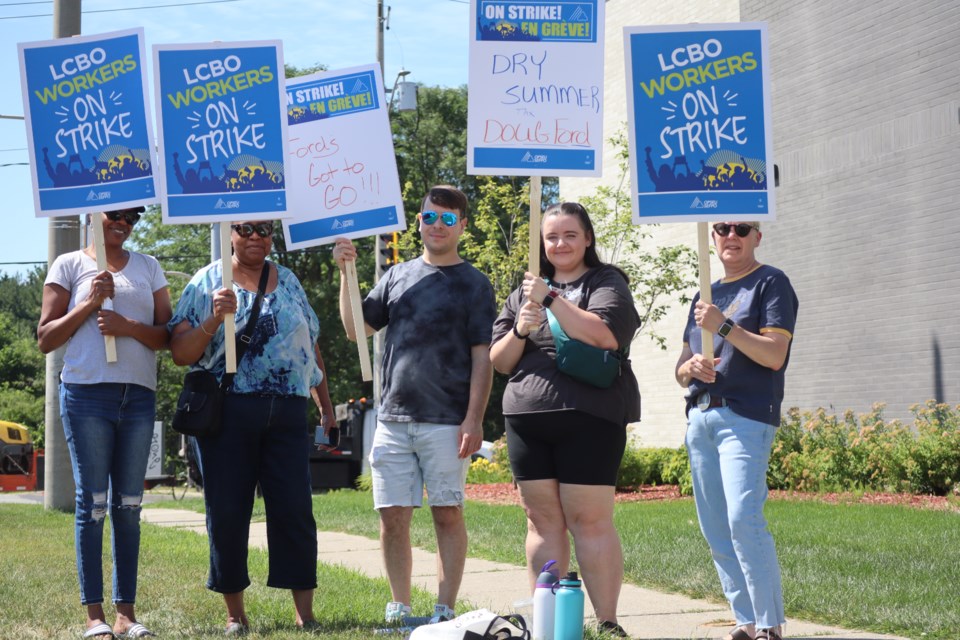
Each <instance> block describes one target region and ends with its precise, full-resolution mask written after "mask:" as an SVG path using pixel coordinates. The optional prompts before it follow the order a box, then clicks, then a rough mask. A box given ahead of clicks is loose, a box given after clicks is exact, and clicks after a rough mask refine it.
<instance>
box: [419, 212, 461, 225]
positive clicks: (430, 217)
mask: <svg viewBox="0 0 960 640" xmlns="http://www.w3.org/2000/svg"><path fill="white" fill-rule="evenodd" d="M437 218H440V219H441V220H443V224H445V225H447V226H448V227H452V226H453V225H455V224H457V222H459V221H460V216H458V215H457V214H455V213H454V212H452V211H444V212H443V213H437V212H436V211H424V212H423V213H421V214H420V219H421V220H423V224H425V225H431V224H433V223H434V222H436V221H437Z"/></svg>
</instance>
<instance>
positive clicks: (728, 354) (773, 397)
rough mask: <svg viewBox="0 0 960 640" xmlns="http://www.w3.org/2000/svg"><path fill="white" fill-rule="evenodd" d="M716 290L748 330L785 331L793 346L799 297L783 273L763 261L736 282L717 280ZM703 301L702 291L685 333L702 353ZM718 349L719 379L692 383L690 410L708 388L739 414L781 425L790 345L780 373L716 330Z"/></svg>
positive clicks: (719, 303) (716, 297)
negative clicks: (698, 312)
mask: <svg viewBox="0 0 960 640" xmlns="http://www.w3.org/2000/svg"><path fill="white" fill-rule="evenodd" d="M710 291H711V293H712V294H713V304H714V305H716V307H717V308H719V309H720V311H722V312H723V315H725V316H726V317H728V318H732V319H733V321H734V322H736V323H737V324H738V325H740V326H741V327H742V328H743V329H745V330H747V331H749V332H750V333H758V334H764V333H769V332H777V333H782V334H783V335H785V336H787V337H788V338H790V339H791V341H790V344H791V346H792V344H793V330H794V327H795V326H796V322H797V308H798V306H799V301H798V300H797V294H796V293H795V292H794V291H793V286H791V284H790V280H789V279H788V278H787V276H786V274H784V273H783V271H780V270H779V269H777V268H775V267H771V266H769V265H760V266H758V267H757V268H756V269H754V270H753V271H751V272H750V273H748V274H747V275H745V276H743V277H741V278H738V279H736V280H731V281H726V280H717V281H716V282H714V283H713V284H712V285H711V286H710ZM699 299H700V294H699V293H698V294H697V295H696V296H695V297H694V299H693V303H692V304H691V305H690V313H689V315H688V317H687V326H686V328H685V329H684V331H683V342H684V344H689V345H690V350H691V351H693V353H701V352H702V344H703V343H702V341H701V337H700V336H701V334H700V327H698V326H697V323H696V321H695V320H694V319H693V310H694V307H695V305H696V303H697V301H698V300H699ZM713 352H714V357H716V358H720V363H719V364H718V365H717V380H716V382H714V383H713V384H706V383H704V382H701V381H699V380H693V381H691V382H690V387H689V391H690V392H689V394H688V395H687V410H689V409H690V407H691V406H693V405H694V404H696V398H697V396H698V395H700V393H701V392H702V391H704V390H707V391H709V392H710V394H711V396H713V397H715V398H725V399H726V400H727V405H728V406H729V407H730V408H731V409H732V410H733V412H734V413H736V414H737V415H741V416H743V417H745V418H750V419H751V420H757V421H759V422H765V423H766V424H770V425H773V426H775V427H779V426H780V404H781V403H782V402H783V381H784V372H785V371H786V370H787V364H788V363H789V362H790V347H788V348H787V357H786V359H785V360H784V362H783V366H782V367H780V370H779V371H774V370H773V369H771V368H769V367H765V366H763V365H761V364H757V363H756V362H754V361H753V360H751V359H750V358H748V357H747V356H745V355H744V354H742V353H741V352H740V351H739V350H737V349H736V348H735V347H734V346H733V345H732V344H730V343H729V342H727V341H726V340H724V339H723V338H721V337H720V336H718V335H716V334H714V336H713Z"/></svg>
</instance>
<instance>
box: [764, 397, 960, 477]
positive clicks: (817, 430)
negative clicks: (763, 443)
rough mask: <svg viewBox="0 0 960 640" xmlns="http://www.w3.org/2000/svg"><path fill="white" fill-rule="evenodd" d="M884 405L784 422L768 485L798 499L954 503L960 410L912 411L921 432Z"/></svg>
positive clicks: (795, 413)
mask: <svg viewBox="0 0 960 640" xmlns="http://www.w3.org/2000/svg"><path fill="white" fill-rule="evenodd" d="M883 407H884V405H882V404H877V405H874V407H873V409H872V410H871V411H870V412H868V413H865V414H861V415H860V416H856V415H855V414H854V413H853V412H852V411H847V412H845V413H844V414H843V416H842V418H838V417H837V416H836V415H828V414H827V412H826V411H825V410H824V409H822V408H821V409H817V410H816V411H814V412H803V413H801V412H800V411H799V410H798V409H796V408H793V409H790V410H789V411H787V413H786V414H785V415H784V416H783V419H782V420H781V425H780V429H778V431H777V437H776V439H775V440H774V444H773V451H772V454H771V457H770V470H769V472H768V475H767V481H768V484H769V485H770V487H772V488H774V489H789V490H797V491H886V492H909V493H924V494H935V495H946V494H947V493H949V492H951V491H955V487H956V485H957V481H958V480H960V406H957V407H950V406H949V405H946V404H937V403H936V402H934V401H928V402H927V403H926V404H925V405H922V406H921V405H915V406H913V407H911V411H912V412H913V414H914V425H913V428H910V427H906V426H904V425H903V424H902V423H901V422H900V421H898V420H891V421H890V422H886V421H884V419H883Z"/></svg>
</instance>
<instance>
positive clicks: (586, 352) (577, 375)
mask: <svg viewBox="0 0 960 640" xmlns="http://www.w3.org/2000/svg"><path fill="white" fill-rule="evenodd" d="M546 311H547V320H548V321H549V323H550V331H551V332H552V333H553V344H554V346H555V347H556V349H557V369H559V370H560V371H561V372H562V373H565V374H567V375H568V376H570V377H571V378H573V379H574V380H578V381H579V382H583V383H585V384H589V385H592V386H594V387H597V388H599V389H609V388H610V387H611V386H613V383H614V382H616V380H617V378H618V377H619V376H620V367H621V365H622V363H623V362H624V361H626V359H627V350H626V349H619V350H617V351H611V350H609V349H600V348H599V347H592V346H590V345H589V344H586V343H585V342H581V341H580V340H575V339H573V338H571V337H570V336H568V335H567V334H566V332H565V331H564V330H563V327H561V326H560V323H559V322H557V317H556V316H555V315H553V312H551V311H550V309H547V310H546Z"/></svg>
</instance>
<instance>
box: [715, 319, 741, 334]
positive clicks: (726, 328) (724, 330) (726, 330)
mask: <svg viewBox="0 0 960 640" xmlns="http://www.w3.org/2000/svg"><path fill="white" fill-rule="evenodd" d="M735 326H737V323H736V322H734V321H733V320H731V319H730V318H726V319H724V321H723V324H721V325H720V328H719V329H717V335H718V336H720V337H721V338H726V337H727V336H728V335H730V332H731V331H733V328H734V327H735Z"/></svg>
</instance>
